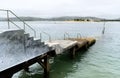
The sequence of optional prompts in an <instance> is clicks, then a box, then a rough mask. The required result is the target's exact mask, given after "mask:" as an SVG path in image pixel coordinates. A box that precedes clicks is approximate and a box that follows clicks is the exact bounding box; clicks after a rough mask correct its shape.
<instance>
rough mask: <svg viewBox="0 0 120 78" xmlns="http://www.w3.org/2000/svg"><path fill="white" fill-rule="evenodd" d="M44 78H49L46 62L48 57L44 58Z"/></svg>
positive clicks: (48, 68)
mask: <svg viewBox="0 0 120 78" xmlns="http://www.w3.org/2000/svg"><path fill="white" fill-rule="evenodd" d="M44 66H45V68H44V78H49V70H50V67H49V61H48V55H47V56H45V57H44Z"/></svg>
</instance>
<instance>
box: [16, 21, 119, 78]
mask: <svg viewBox="0 0 120 78" xmlns="http://www.w3.org/2000/svg"><path fill="white" fill-rule="evenodd" d="M31 24H35V23H31ZM41 25H43V26H44V25H45V24H41ZM46 26H47V28H46V29H49V30H50V31H52V29H51V27H54V28H55V27H56V26H57V27H56V30H54V31H53V32H57V33H60V32H61V33H62V31H69V32H70V33H72V32H81V33H83V34H84V33H85V34H87V35H88V36H90V34H91V35H92V36H94V37H95V38H97V42H96V44H95V45H93V46H92V47H90V48H89V49H88V50H87V51H79V52H78V53H77V54H76V58H75V59H73V60H71V59H70V57H69V54H67V53H66V54H63V55H60V56H58V57H55V60H54V63H52V64H51V70H50V78H119V77H120V23H107V24H106V31H105V34H104V35H101V32H102V27H103V23H82V24H81V23H77V24H76V23H75V24H46ZM58 26H59V27H58ZM60 26H61V27H62V28H61V27H60ZM66 26H67V27H68V26H69V27H68V29H67V27H66ZM36 28H37V27H36ZM85 28H87V29H85ZM40 29H42V27H40ZM44 29H45V27H44ZM57 29H59V30H62V29H63V30H62V31H58V30H57ZM46 31H47V30H46ZM50 31H48V32H50ZM53 32H52V34H53V35H55V34H54V33H53ZM30 71H31V72H30V73H25V72H23V71H22V72H20V73H18V74H16V75H15V76H14V78H17V77H18V78H43V69H42V68H41V67H40V66H39V65H38V64H36V65H34V66H32V67H31V69H30Z"/></svg>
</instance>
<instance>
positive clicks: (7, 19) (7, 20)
mask: <svg viewBox="0 0 120 78" xmlns="http://www.w3.org/2000/svg"><path fill="white" fill-rule="evenodd" d="M9 21H10V20H9V10H7V22H8V29H10V23H9Z"/></svg>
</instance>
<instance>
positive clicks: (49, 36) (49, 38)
mask: <svg viewBox="0 0 120 78" xmlns="http://www.w3.org/2000/svg"><path fill="white" fill-rule="evenodd" d="M42 33H43V34H45V35H47V36H48V40H49V42H51V35H50V34H48V33H46V32H44V31H42V32H41V33H40V39H41V40H42Z"/></svg>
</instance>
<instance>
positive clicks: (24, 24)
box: [0, 9, 36, 37]
mask: <svg viewBox="0 0 120 78" xmlns="http://www.w3.org/2000/svg"><path fill="white" fill-rule="evenodd" d="M0 11H5V12H7V22H8V29H10V23H12V24H14V25H15V26H16V27H17V28H19V29H24V31H25V32H26V27H29V28H30V29H31V30H32V31H33V33H34V37H36V31H35V29H33V28H32V27H31V26H30V25H28V24H27V23H26V22H25V21H23V20H22V19H21V18H20V17H18V16H17V15H16V14H15V13H14V12H12V11H11V10H4V9H0ZM10 14H12V15H13V16H15V17H16V18H17V19H18V20H19V21H20V22H22V23H23V28H22V27H20V26H19V25H17V24H15V23H14V21H12V20H11V19H10Z"/></svg>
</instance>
